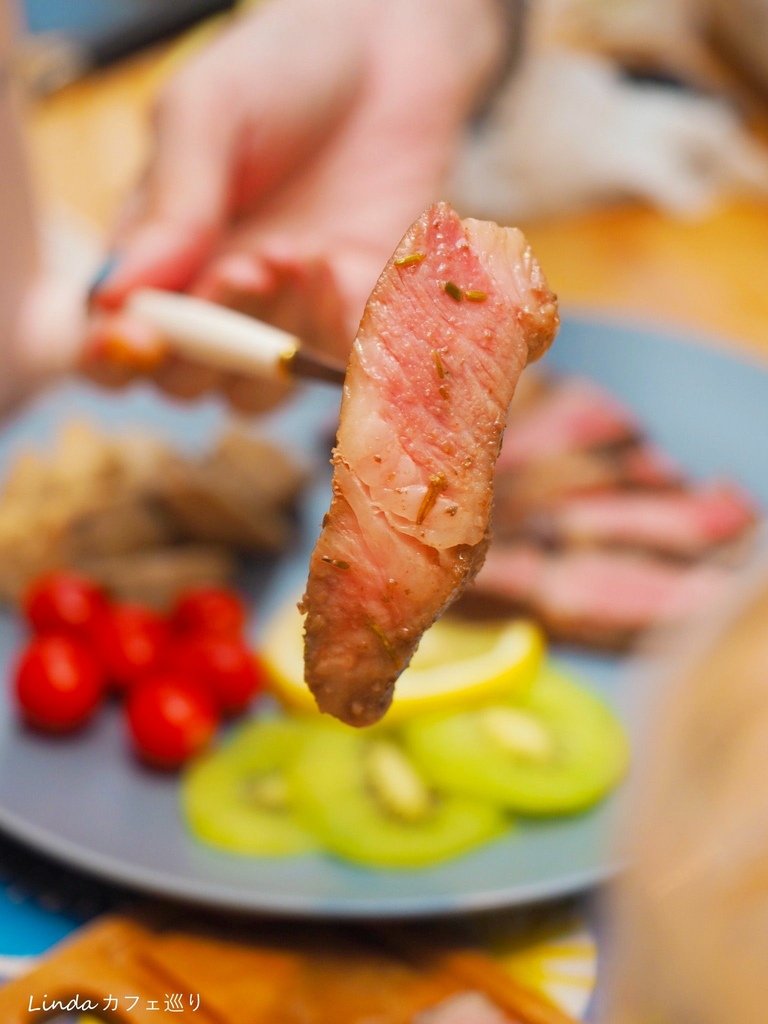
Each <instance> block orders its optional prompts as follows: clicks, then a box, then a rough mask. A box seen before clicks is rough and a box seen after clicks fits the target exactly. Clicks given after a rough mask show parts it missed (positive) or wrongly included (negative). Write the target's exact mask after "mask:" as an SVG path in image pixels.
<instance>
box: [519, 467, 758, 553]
mask: <svg viewBox="0 0 768 1024" xmlns="http://www.w3.org/2000/svg"><path fill="white" fill-rule="evenodd" d="M755 520H756V512H755V510H754V508H753V506H752V503H751V502H750V501H749V499H748V498H747V497H746V496H745V495H744V494H742V493H741V491H739V490H737V489H736V488H735V487H732V486H729V485H725V484H715V485H709V486H707V487H699V488H696V489H691V490H687V491H668V492H664V493H655V492H632V491H616V492H614V493H606V494H590V495H582V496H578V497H572V498H569V499H567V500H566V501H563V502H561V503H560V504H559V505H557V506H555V507H553V508H550V509H547V510H541V511H539V512H538V513H536V514H535V515H533V516H531V517H530V519H529V522H528V526H529V530H528V533H529V534H531V535H533V536H539V537H542V538H543V539H546V540H547V541H548V542H550V543H554V544H558V545H590V546H595V545H598V546H602V547H624V548H645V549H649V550H652V551H656V552H658V553H660V554H664V555H668V556H670V557H675V558H683V559H695V558H701V557H702V556H704V555H706V554H708V553H710V552H711V551H712V550H714V549H716V548H718V547H720V546H721V545H723V544H728V543H731V542H733V541H735V540H738V539H739V538H740V537H742V536H743V535H744V534H745V533H746V532H747V530H749V528H750V527H751V526H753V525H754V523H755Z"/></svg>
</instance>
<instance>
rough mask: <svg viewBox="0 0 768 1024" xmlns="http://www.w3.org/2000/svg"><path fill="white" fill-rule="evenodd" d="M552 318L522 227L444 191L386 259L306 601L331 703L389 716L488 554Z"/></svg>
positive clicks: (363, 333) (315, 663)
mask: <svg viewBox="0 0 768 1024" xmlns="http://www.w3.org/2000/svg"><path fill="white" fill-rule="evenodd" d="M557 322H558V321H557V310H556V305H555V300H554V296H553V295H552V294H551V292H550V291H549V289H548V288H547V285H546V282H545V280H544V278H543V276H542V274H541V271H540V270H539V267H538V265H537V263H536V261H535V260H534V258H533V256H532V254H531V251H530V249H529V247H528V245H527V244H526V241H525V239H524V238H523V236H522V234H521V233H520V232H519V231H516V230H514V229H508V228H500V227H498V226H497V225H495V224H491V223H487V222H482V221H474V220H466V221H461V220H460V219H459V217H458V216H457V215H456V213H455V212H454V211H453V210H452V209H451V208H450V207H449V206H448V205H446V204H443V203H441V204H437V205H436V206H433V207H432V208H430V209H429V210H427V211H426V212H425V213H424V214H423V215H422V216H421V217H420V218H419V219H418V220H417V221H416V222H415V224H413V226H412V227H411V228H410V230H409V231H408V233H407V234H406V236H405V237H404V239H403V240H402V242H401V243H400V245H399V247H398V249H397V251H396V252H395V254H394V256H393V257H392V259H391V260H390V261H389V263H388V264H387V266H386V267H385V268H384V271H383V273H382V275H381V277H380V278H379V281H378V283H377V285H376V287H375V289H374V291H373V293H372V295H371V297H370V299H369V301H368V304H367V306H366V309H365V313H364V315H363V319H362V322H361V324H360V329H359V331H358V335H357V338H356V340H355V343H354V346H353V349H352V354H351V356H350V361H349V367H348V370H347V379H346V383H345V386H344V396H343V400H342V407H341V422H340V426H339V432H338V439H337V447H336V448H335V450H334V454H333V459H332V462H333V467H334V474H333V500H332V504H331V508H330V511H329V513H328V515H327V517H326V520H325V525H324V528H323V531H322V534H321V536H320V539H319V540H318V543H317V546H316V548H315V551H314V553H313V555H312V560H311V564H310V573H309V581H308V583H307V591H306V594H305V596H304V599H303V602H302V609H303V610H304V611H305V612H306V613H307V614H306V622H305V678H306V680H307V683H308V684H309V686H310V688H311V689H312V692H313V693H314V695H315V698H316V700H317V703H318V706H319V707H320V709H321V710H323V711H327V712H329V713H331V714H333V715H336V716H337V717H338V718H340V719H342V720H343V721H345V722H348V723H350V724H353V725H368V724H370V723H372V722H375V721H376V720H377V719H379V718H380V717H381V716H382V715H383V714H384V712H385V711H386V709H387V707H388V706H389V703H390V701H391V699H392V690H393V687H394V683H395V680H396V679H397V677H398V676H399V675H400V673H401V672H402V671H403V669H404V668H405V667H406V666H407V664H408V662H409V661H410V659H411V656H412V655H413V653H414V651H415V650H416V647H417V645H418V642H419V639H420V638H421V635H422V633H423V632H424V631H425V630H426V629H427V628H428V627H429V626H430V625H431V624H432V623H433V622H434V621H435V619H436V618H437V617H438V616H439V615H440V614H441V613H442V612H443V611H444V609H445V608H446V607H447V606H448V605H449V604H450V603H451V602H452V601H453V600H454V599H455V598H456V597H457V596H458V594H459V593H460V592H461V590H462V588H463V587H464V585H465V583H466V582H467V580H468V579H470V578H471V577H472V576H473V575H474V573H475V572H476V571H477V569H478V568H479V566H480V565H481V564H482V561H483V557H484V555H485V549H486V545H487V536H488V520H489V517H490V512H491V504H492V482H493V472H494V466H495V464H496V459H497V456H498V452H499V446H500V443H501V437H502V432H503V429H504V424H505V422H506V419H507V413H508V407H509V403H510V401H511V399H512V395H513V392H514V390H515V385H516V383H517V379H518V377H519V376H520V373H521V371H522V370H523V368H524V367H525V365H526V363H527V362H528V361H529V360H531V359H535V358H537V357H538V356H539V355H541V354H542V352H543V351H544V350H545V349H546V348H547V347H548V346H549V344H550V343H551V341H552V338H553V337H554V334H555V331H556V328H557Z"/></svg>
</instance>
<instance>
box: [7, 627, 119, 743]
mask: <svg viewBox="0 0 768 1024" xmlns="http://www.w3.org/2000/svg"><path fill="white" fill-rule="evenodd" d="M103 692H104V677H103V674H102V672H101V669H100V667H99V665H98V662H97V661H96V659H95V658H94V657H93V655H92V654H91V653H90V652H89V651H88V649H87V648H85V647H84V646H83V645H82V644H81V643H79V642H78V641H77V640H74V639H72V638H71V637H68V636H64V635H60V636H57V635H55V634H49V635H47V636H41V637H37V638H36V639H34V640H33V641H32V642H31V643H30V645H29V647H28V648H27V649H26V651H25V652H24V654H23V655H22V657H21V660H20V661H19V664H18V667H17V669H16V699H17V700H18V703H19V707H20V708H21V712H22V714H23V716H24V718H25V719H26V720H27V721H28V722H29V723H30V724H31V725H34V726H37V728H39V729H45V730H46V731H47V732H70V731H71V730H73V729H77V728H79V727H80V726H82V725H84V724H85V723H86V722H87V721H88V720H89V719H90V718H91V717H92V716H93V713H94V712H95V711H96V708H97V707H98V706H99V704H100V702H101V699H102V695H103Z"/></svg>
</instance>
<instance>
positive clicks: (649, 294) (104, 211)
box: [30, 30, 768, 352]
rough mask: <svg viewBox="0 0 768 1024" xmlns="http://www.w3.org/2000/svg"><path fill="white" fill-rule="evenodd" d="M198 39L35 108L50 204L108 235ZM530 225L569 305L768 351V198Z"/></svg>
mask: <svg viewBox="0 0 768 1024" xmlns="http://www.w3.org/2000/svg"><path fill="white" fill-rule="evenodd" d="M203 31H205V30H203ZM196 41H197V40H196V39H193V40H192V41H190V40H187V41H186V42H183V43H182V44H181V46H180V47H179V46H178V45H177V46H176V47H174V48H173V49H172V50H167V49H162V50H160V51H156V52H155V53H149V54H146V55H144V56H142V57H140V58H137V59H134V60H131V61H129V62H126V63H124V64H122V65H120V66H118V67H115V68H114V69H111V70H109V71H108V72H106V73H102V74H99V75H93V76H91V77H90V78H89V79H87V80H86V81H84V82H82V83H80V84H77V85H75V86H72V87H70V88H69V89H67V90H66V91H64V92H61V93H59V94H58V95H56V96H53V97H51V98H49V99H46V100H44V101H41V102H39V103H38V104H36V105H35V106H34V107H33V109H32V111H31V117H30V122H31V124H30V136H31V149H32V155H33V162H34V166H35V170H36V174H37V176H38V180H39V183H40V192H41V195H42V196H43V197H44V199H45V200H53V201H54V202H55V203H56V204H58V205H60V206H61V205H65V206H68V207H70V208H71V209H73V210H74V211H76V212H77V213H78V214H80V215H82V216H83V217H84V218H86V219H87V220H88V221H89V222H91V223H92V224H93V225H95V226H96V227H98V228H99V229H106V227H107V226H108V224H109V223H110V220H111V218H112V217H113V215H114V212H115V210H116V208H117V206H118V204H119V201H120V197H121V196H122V195H123V194H124V193H125V191H126V190H127V188H128V186H129V184H130V183H131V181H132V180H133V179H134V178H135V177H136V175H137V174H138V173H139V171H140V169H141V167H142V165H143V163H144V160H145V155H146V151H147V145H148V133H147V112H148V109H149V107H150V105H151V99H152V96H153V94H154V93H155V91H156V89H157V87H158V86H159V84H160V83H161V82H162V80H163V78H164V77H165V76H166V75H167V74H168V73H169V71H170V70H171V68H172V67H173V65H174V64H175V62H176V61H178V59H179V57H180V52H179V50H180V49H181V51H184V50H185V49H191V48H192V47H193V46H194V44H195V42H196ZM182 55H183V53H182ZM523 227H524V228H525V229H526V231H527V233H528V236H529V238H530V239H531V241H532V243H533V245H534V248H535V250H536V252H537V255H538V256H539V258H540V260H541V262H542V264H543V266H544V267H545V268H546V272H547V276H548V277H549V280H550V282H551V284H552V286H553V288H554V289H555V290H556V291H557V292H558V294H559V295H560V298H561V300H562V302H563V304H564V305H565V306H569V305H570V306H578V307H592V308H595V307H599V308H600V309H601V310H604V311H611V312H617V311H618V312H624V313H629V314H631V315H632V316H633V317H634V318H637V317H640V318H644V319H647V320H650V321H653V322H668V323H672V324H676V325H683V326H688V327H692V328H694V329H696V330H698V331H700V332H703V333H705V334H707V335H709V336H722V337H724V338H728V339H733V340H734V341H735V342H737V343H742V344H746V345H752V346H762V347H763V348H764V349H765V351H766V352H768V286H767V283H768V202H760V201H752V200H740V201H738V202H729V203H725V204H723V205H722V206H721V207H720V208H718V209H717V210H715V211H713V212H712V213H711V214H709V215H707V216H706V217H704V218H703V219H699V220H696V221H681V220H674V219H672V218H670V217H668V216H666V215H664V214H661V213H657V212H655V211H653V210H648V209H644V208H640V207H637V206H630V205H627V206H621V207H614V208H611V209H605V210H601V211H599V212H593V213H589V214H582V215H578V216H572V217H567V218H566V217H558V218H553V219H550V220H547V221H540V222H535V223H531V224H525V225H523Z"/></svg>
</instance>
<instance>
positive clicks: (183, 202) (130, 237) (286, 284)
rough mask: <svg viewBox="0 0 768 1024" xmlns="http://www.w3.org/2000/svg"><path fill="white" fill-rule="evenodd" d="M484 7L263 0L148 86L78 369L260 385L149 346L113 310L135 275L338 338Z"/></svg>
mask: <svg viewBox="0 0 768 1024" xmlns="http://www.w3.org/2000/svg"><path fill="white" fill-rule="evenodd" d="M498 17H499V14H498V10H497V4H496V0H421V2H420V3H418V4H413V3H412V2H410V0H389V2H388V4H387V5H381V4H379V3H376V2H375V0H327V2H325V3H323V4H317V3H316V2H314V0H273V2H272V3H270V4H265V5H264V7H263V8H260V9H259V10H258V11H256V12H255V13H254V14H253V15H251V16H249V17H248V18H247V19H245V20H243V21H242V22H241V23H239V24H238V25H236V26H235V27H234V28H233V29H231V30H230V31H229V32H228V33H227V34H225V35H224V36H222V37H221V38H220V39H219V40H218V41H217V42H216V43H215V44H214V45H213V46H211V47H210V48H209V49H208V50H207V51H206V52H205V53H203V54H202V55H201V56H200V57H199V58H198V59H197V60H195V61H193V62H192V63H191V64H190V65H188V66H187V67H186V68H185V69H184V70H183V71H182V72H181V74H180V75H179V76H177V78H176V80H175V81H173V82H172V83H171V85H170V86H169V87H168V89H167V90H166V92H165V94H164V95H163V97H161V100H160V103H159V107H158V114H157V118H156V126H157V139H156V147H155V152H154V155H153V158H152V161H151V164H150V168H149V173H148V175H147V177H146V180H145V182H144V183H143V185H142V187H141V188H140V189H139V191H138V193H137V195H136V196H135V197H134V198H133V201H132V203H131V204H130V211H129V212H128V214H127V215H126V217H125V218H124V221H123V225H122V227H121V229H120V231H119V233H118V236H117V240H116V251H117V252H118V253H119V259H118V261H117V263H116V265H115V267H114V269H113V270H112V272H111V274H110V275H109V276H108V277H107V278H106V279H105V280H104V281H103V282H102V283H101V284H100V286H99V288H98V289H97V291H96V293H95V305H96V307H97V309H98V310H99V311H100V313H99V315H98V316H96V317H94V320H93V324H92V331H91V346H90V349H89V358H88V365H89V369H90V371H91V372H92V373H94V374H96V375H97V376H98V377H99V378H100V379H102V380H103V381H104V382H106V383H122V382H123V381H124V380H126V379H129V378H130V377H131V376H133V375H135V374H136V373H137V372H139V373H141V372H144V373H146V372H151V373H152V374H153V375H154V377H155V379H157V380H158V381H159V383H160V384H161V385H162V386H164V387H165V388H166V389H167V390H169V391H172V392H174V393H176V394H180V395H184V396H188V397H189V396H193V395H196V394H199V393H200V392H202V391H204V390H208V389H211V388H217V387H218V388H223V389H224V390H225V391H227V393H228V394H229V396H230V398H231V399H232V400H233V401H234V402H235V404H237V405H240V406H244V407H246V408H249V409H254V408H260V407H263V405H264V404H265V403H268V402H270V401H271V400H272V399H273V398H274V397H275V395H274V393H273V391H272V389H271V388H267V387H266V386H261V385H258V384H255V385H254V384H253V383H247V382H245V381H243V380H238V379H237V378H233V377H231V376H230V377H222V376H221V375H218V374H215V373H213V372H211V371H208V370H206V369H204V368H203V367H199V366H193V365H191V364H189V363H188V362H184V361H181V360H178V359H173V358H172V359H170V360H167V359H165V358H163V357H161V355H160V349H159V347H158V346H157V344H156V341H157V339H155V338H153V336H152V335H151V332H149V331H147V329H146V328H144V327H143V326H142V325H140V324H138V323H136V322H132V321H131V320H130V319H129V318H128V317H126V316H125V315H123V314H118V315H117V316H115V314H114V311H116V310H119V309H120V307H121V305H122V303H123V302H124V300H125V298H126V296H127V295H128V294H129V293H130V292H131V291H132V290H133V289H135V288H137V287H141V286H152V287H161V288H169V289H176V290H188V291H191V292H193V293H195V294H199V295H203V296H205V297H206V298H209V299H212V300H214V301H218V302H222V303H224V304H227V305H231V306H234V307H236V308H239V309H242V310H244V311H246V312H249V313H251V314H253V315H254V316H258V317H259V318H261V319H265V320H268V321H270V322H273V323H276V324H277V325H278V326H281V327H283V328H284V329H287V330H290V331H292V332H293V333H296V334H297V335H299V336H300V337H301V338H302V339H304V340H305V341H306V342H307V343H309V344H311V345H314V346H316V347H319V348H322V349H324V350H325V351H327V352H329V353H332V354H335V355H342V354H343V353H345V351H346V349H347V348H348V345H349V343H350V341H351V339H352V337H353V336H354V333H355V329H356V326H357V323H358V320H359V317H360V314H361V313H362V309H363V306H364V304H365V300H366V298H367V296H368V294H369V292H370V290H371V288H372V286H373V284H374V283H375V280H376V277H377V274H378V273H379V271H380V269H381V266H382V265H383V263H384V261H385V260H386V258H387V257H388V256H389V254H390V253H391V251H392V249H393V248H394V247H395V245H396V243H397V240H398V239H399V237H400V236H401V235H402V233H403V231H404V230H405V228H406V227H407V226H408V225H409V224H410V222H411V221H412V220H413V219H414V218H415V217H416V216H417V215H418V213H419V212H420V210H421V209H422V208H423V206H424V205H426V204H427V203H428V202H429V201H431V200H432V199H434V198H436V197H437V195H438V194H439V191H440V188H441V185H442V182H443V180H444V178H445V176H446V174H447V171H448V169H449V167H450V163H451V160H452V157H453V154H454V151H455V148H456V146H457V143H458V140H459V138H460V134H461V131H462V128H463V125H464V123H465V121H466V118H467V116H468V114H469V112H470V111H471V109H472V106H473V104H474V103H475V102H476V99H477V96H478V94H479V93H480V92H481V90H482V88H483V85H484V84H485V82H486V80H487V79H488V77H489V76H490V74H491V73H492V71H493V67H494V64H495V62H496V60H497V59H498V56H499V54H498V50H499V47H500V40H501V39H502V37H503V33H502V32H501V31H500V26H499V24H498V21H497V18H498ZM104 354H106V358H105V356H104ZM115 356H117V358H115Z"/></svg>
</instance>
